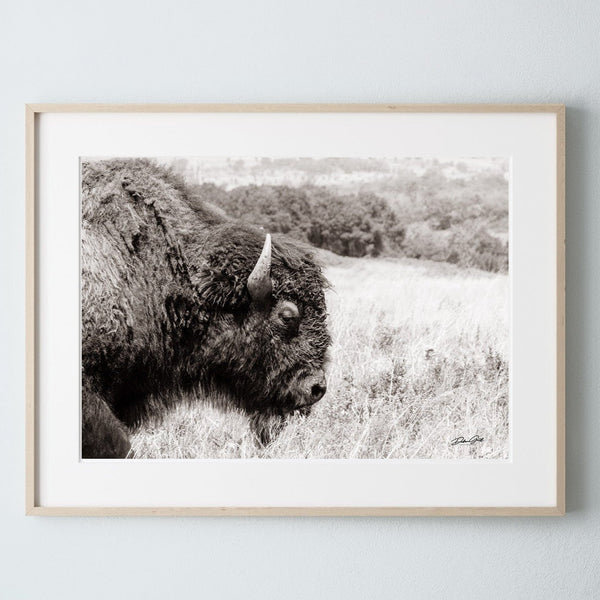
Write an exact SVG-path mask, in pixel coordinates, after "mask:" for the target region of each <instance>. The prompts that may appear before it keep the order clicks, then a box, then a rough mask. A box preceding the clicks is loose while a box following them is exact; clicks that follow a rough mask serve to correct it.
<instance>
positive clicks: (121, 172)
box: [81, 160, 330, 458]
mask: <svg viewBox="0 0 600 600" xmlns="http://www.w3.org/2000/svg"><path fill="white" fill-rule="evenodd" d="M264 240H265V232H263V231H260V230H257V229H255V228H252V227H248V226H244V225H241V224H239V223H234V222H230V221H226V220H225V219H223V218H222V217H220V216H218V215H215V214H214V213H212V212H211V211H210V210H209V209H208V208H206V207H202V206H198V204H197V203H194V204H193V205H192V203H191V202H190V200H189V199H188V196H187V193H186V190H185V186H184V185H183V183H182V182H181V181H180V180H179V179H178V178H176V177H175V176H174V175H173V174H172V173H171V172H169V171H168V170H166V169H164V168H162V167H159V166H158V165H156V164H155V163H153V162H152V161H148V160H108V161H99V162H94V163H84V164H83V165H82V239H81V263H82V366H83V374H82V377H83V382H82V411H83V428H82V435H83V440H82V448H83V457H84V458H94V457H124V456H126V455H127V454H128V451H129V448H130V444H129V438H128V433H129V428H131V427H135V426H137V425H139V424H140V423H142V422H143V421H145V420H146V419H147V418H149V417H152V416H156V415H157V414H158V415H159V414H160V413H161V412H162V411H164V409H165V407H166V406H168V405H169V404H170V403H171V402H173V399H176V398H177V397H178V396H181V395H182V393H183V392H186V391H190V390H195V389H199V388H200V389H203V390H209V389H219V390H226V391H227V393H228V394H229V395H230V397H231V398H232V399H233V401H234V402H235V403H236V404H237V405H238V406H239V407H241V408H243V409H244V410H245V411H247V412H248V414H249V415H250V416H251V423H252V424H253V427H254V429H255V431H256V432H257V434H258V435H259V437H262V440H263V442H267V441H268V436H267V435H266V426H265V422H266V420H272V418H273V416H276V417H277V418H279V419H281V417H282V416H283V415H285V414H287V413H289V412H291V411H293V410H296V409H303V407H305V406H307V404H310V389H311V384H314V385H316V384H317V383H318V382H319V381H320V380H322V369H323V368H324V363H325V356H326V351H327V347H328V345H329V343H330V339H329V335H328V332H327V328H326V307H325V300H324V294H323V289H324V286H325V281H324V279H323V276H322V274H321V270H320V268H319V266H318V265H316V264H315V262H314V260H313V258H312V256H311V255H310V252H309V251H308V250H307V249H306V248H303V247H301V246H299V245H298V244H296V243H294V242H292V241H290V240H288V239H286V238H285V237H280V236H273V245H272V253H273V257H272V267H271V279H272V286H273V293H272V298H271V302H270V303H268V305H267V306H260V307H259V306H255V305H254V304H253V303H252V300H251V298H250V295H249V293H248V290H247V288H246V283H247V279H248V276H249V274H250V273H251V271H252V269H253V267H254V265H255V264H256V261H257V259H258V257H259V255H260V253H261V249H262V246H263V243H264ZM286 302H292V303H294V304H295V305H296V307H297V309H298V311H299V319H298V320H297V322H295V323H291V324H290V323H289V322H287V320H286V319H285V318H284V316H285V315H284V313H283V312H282V311H283V308H282V307H284V306H285V303H286ZM313 389H314V387H313ZM307 390H308V391H307ZM319 397H320V396H319Z"/></svg>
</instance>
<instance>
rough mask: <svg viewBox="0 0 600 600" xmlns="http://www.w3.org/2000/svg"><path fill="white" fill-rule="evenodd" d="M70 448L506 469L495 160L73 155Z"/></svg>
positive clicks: (500, 216)
mask: <svg viewBox="0 0 600 600" xmlns="http://www.w3.org/2000/svg"><path fill="white" fill-rule="evenodd" d="M80 168H81V255H80V261H81V353H82V354H81V360H82V383H81V403H82V406H81V408H82V410H81V427H82V429H81V448H82V458H84V459H85V458H103V459H114V458H132V459H240V458H241V459H249V458H257V459H401V460H407V459H446V460H460V459H486V460H506V459H508V458H510V453H509V438H510V435H509V433H510V419H509V412H510V411H509V372H510V365H509V276H508V269H509V246H508V244H509V235H508V234H509V185H510V162H509V159H508V158H506V157H426V158H422V157H384V158H381V157H377V158H369V157H289V158H282V157H247V156H242V157H238V156H231V157H194V156H189V157H188V156H185V157H140V158H119V157H82V158H81V161H80Z"/></svg>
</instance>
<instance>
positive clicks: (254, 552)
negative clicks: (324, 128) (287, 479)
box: [0, 0, 600, 600]
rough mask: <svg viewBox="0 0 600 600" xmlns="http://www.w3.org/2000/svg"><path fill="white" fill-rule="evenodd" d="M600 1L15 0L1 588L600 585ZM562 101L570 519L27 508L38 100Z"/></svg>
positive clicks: (566, 591)
mask: <svg viewBox="0 0 600 600" xmlns="http://www.w3.org/2000/svg"><path fill="white" fill-rule="evenodd" d="M599 31H600V4H598V3H597V2H595V1H594V0H589V1H585V0H579V1H577V0H573V1H571V2H567V1H560V0H540V1H539V2H537V1H534V0H504V1H502V2H499V1H483V0H454V1H453V2H448V1H446V0H408V1H403V2H396V1H393V0H389V1H386V0H381V1H377V0H370V1H369V2H356V1H348V0H346V1H335V0H319V1H316V2H307V1H306V0H305V1H302V2H299V1H297V2H289V1H288V2H282V1H280V2H276V1H273V2H262V1H255V2H248V1H244V0H238V1H222V0H221V1H219V2H202V1H198V0H195V1H167V0H163V1H162V2H158V1H156V0H150V1H144V2H131V1H130V2H126V1H124V0H96V1H95V2H90V1H88V0H79V1H73V2H68V1H64V0H55V1H53V2H43V1H41V0H30V1H28V2H17V1H16V0H13V2H12V3H10V4H9V3H8V2H4V3H2V4H1V5H0V82H1V86H2V91H1V92H0V120H1V121H0V140H1V141H0V202H1V206H0V228H1V232H0V244H1V248H0V266H1V272H0V281H2V282H3V288H2V292H1V294H0V339H1V340H2V343H1V345H0V351H1V356H0V369H1V370H2V372H1V373H0V381H2V382H3V385H2V387H1V388H0V457H1V458H0V460H1V465H0V469H1V474H2V476H1V480H2V483H1V484H0V520H1V521H0V597H1V598H6V599H13V598H28V599H32V598H44V599H54V598H60V599H65V600H66V599H70V598H86V599H87V598H106V597H109V598H115V597H131V598H145V599H151V598H169V597H170V598H185V597H194V598H198V597H200V598H269V597H273V598H286V599H288V598H309V597H313V598H345V599H346V598H347V599H351V600H352V599H359V598H367V597H373V598H374V597H378V598H411V599H415V598H432V597H444V598H459V597H471V598H474V597H477V596H479V597H483V598H591V597H600V568H599V563H600V485H599V483H600V468H599V466H600V428H599V425H600V397H599V394H598V392H599V387H600V386H599V376H598V372H599V371H598V368H597V365H598V362H599V360H600V349H599V345H598V340H599V339H600V335H599V333H600V331H599V328H600V319H598V318H597V316H596V315H597V306H598V292H599V289H598V288H599V282H600V277H599V269H600V244H599V240H600V200H599V199H600V168H599V164H600V43H599V40H600V35H599V33H598V32H599ZM94 101H102V102H184V101H187V102H565V103H566V104H567V106H568V113H567V115H568V116H567V132H568V133H567V138H568V142H567V205H568V207H567V239H568V242H567V246H568V253H567V254H568V256H567V272H568V276H567V280H568V299H567V305H568V306H567V312H568V315H567V317H568V336H567V338H568V339H567V352H568V360H567V362H568V370H567V379H568V389H567V401H568V409H567V430H568V431H567V434H568V442H567V494H568V500H567V509H568V515H567V516H566V517H565V518H562V519H560V518H553V519H543V518H537V519H533V518H520V519H501V518H497V519H494V518H488V519H475V518H463V519H453V518H445V519H324V518H315V519H306V518H305V519H301V518H297V519H278V518H273V519H233V518H228V519H145V518H134V519H126V518H113V519H110V518H98V519H81V518H71V519H67V518H32V517H28V518H25V517H24V516H23V505H24V498H23V496H24V494H23V489H24V398H23V389H24V370H23V356H24V348H23V338H24V335H23V326H24V296H23V288H24V278H23V265H24V258H23V232H24V204H23V195H24V189H23V181H24V135H23V134H24V131H23V112H24V111H23V104H24V103H25V102H94Z"/></svg>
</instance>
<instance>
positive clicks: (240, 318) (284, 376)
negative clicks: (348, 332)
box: [196, 224, 330, 415]
mask: <svg viewBox="0 0 600 600" xmlns="http://www.w3.org/2000/svg"><path fill="white" fill-rule="evenodd" d="M207 250H208V251H207ZM202 255H203V257H204V259H203V260H204V262H203V266H202V268H201V270H200V271H199V272H198V280H197V285H196V288H197V289H198V290H199V295H200V297H201V300H200V301H201V302H203V303H204V302H205V303H208V305H209V306H208V307H207V312H208V313H209V314H210V320H209V322H208V323H207V324H206V329H205V331H204V335H202V346H203V347H202V353H203V354H204V360H203V361H202V362H203V364H204V365H209V367H208V369H209V371H210V372H209V373H207V375H208V376H209V378H210V380H211V381H212V382H213V383H216V384H218V386H219V387H221V388H223V387H224V388H226V389H227V390H228V391H229V392H231V393H233V395H234V397H236V398H237V399H238V402H239V403H240V404H241V406H242V407H243V408H245V409H246V410H248V411H249V412H258V413H260V414H279V415H283V414H286V413H289V412H292V411H294V410H297V409H307V407H309V406H311V405H312V404H314V403H315V402H317V401H319V400H320V399H321V398H322V397H323V395H324V394H325V391H326V388H327V386H326V380H325V373H324V369H325V363H326V354H327V348H328V346H329V344H330V337H329V334H328V331H327V324H326V318H327V311H326V306H325V297H324V288H325V287H326V281H325V279H324V277H323V275H322V273H321V269H320V267H319V266H318V265H317V264H316V263H315V262H314V260H313V258H312V256H311V253H310V251H309V250H308V249H307V248H304V247H303V246H301V245H299V244H298V243H296V242H293V241H291V240H289V239H287V238H286V237H285V236H274V239H273V240H271V236H270V235H269V234H267V235H266V238H265V234H264V233H262V232H260V231H257V230H253V229H250V228H246V227H242V226H239V225H232V224H226V225H223V226H220V227H219V228H215V230H213V232H212V233H211V239H210V240H209V241H208V243H207V245H206V246H204V247H203V252H202Z"/></svg>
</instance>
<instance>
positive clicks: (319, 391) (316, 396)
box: [310, 377, 327, 402]
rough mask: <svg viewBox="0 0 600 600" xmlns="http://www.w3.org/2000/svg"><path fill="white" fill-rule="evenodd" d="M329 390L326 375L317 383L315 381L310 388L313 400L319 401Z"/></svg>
mask: <svg viewBox="0 0 600 600" xmlns="http://www.w3.org/2000/svg"><path fill="white" fill-rule="evenodd" d="M326 391H327V382H326V381H325V377H322V379H321V380H320V381H318V382H317V383H313V385H312V387H311V388H310V395H311V398H312V401H313V402H318V401H319V400H320V399H321V398H322V397H323V396H324V395H325V392H326Z"/></svg>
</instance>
